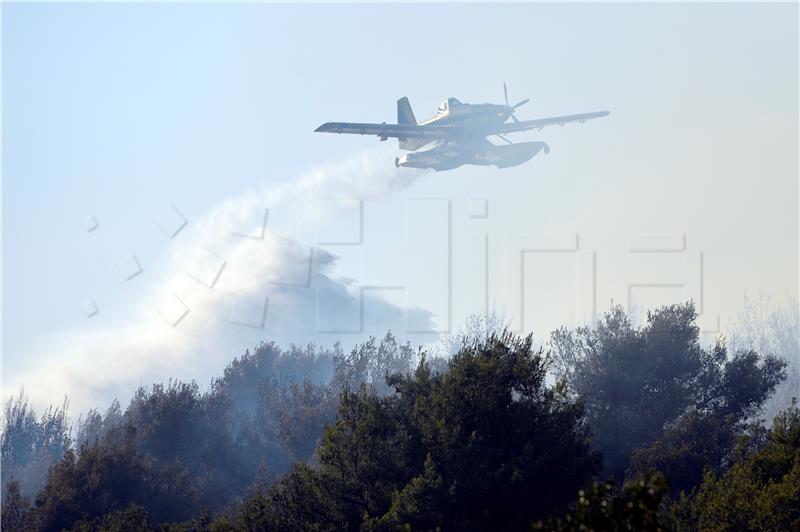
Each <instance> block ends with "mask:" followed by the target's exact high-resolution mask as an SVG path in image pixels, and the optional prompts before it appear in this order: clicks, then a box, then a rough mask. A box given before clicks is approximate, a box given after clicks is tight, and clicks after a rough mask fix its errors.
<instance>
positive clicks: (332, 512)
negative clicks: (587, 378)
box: [240, 333, 599, 530]
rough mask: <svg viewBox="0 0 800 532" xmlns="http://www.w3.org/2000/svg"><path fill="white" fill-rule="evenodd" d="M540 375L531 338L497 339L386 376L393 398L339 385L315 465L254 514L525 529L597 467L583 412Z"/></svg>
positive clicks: (347, 524)
mask: <svg viewBox="0 0 800 532" xmlns="http://www.w3.org/2000/svg"><path fill="white" fill-rule="evenodd" d="M546 375H547V365H546V359H545V357H544V356H543V354H542V352H541V351H538V352H535V351H534V350H533V349H532V347H531V338H530V337H528V338H525V339H521V338H517V337H514V336H513V335H511V334H509V333H504V334H503V335H502V336H494V335H493V336H492V337H490V338H489V339H483V340H480V341H475V342H474V343H473V344H472V345H468V346H464V347H463V348H462V350H461V351H460V352H459V353H458V354H456V355H455V356H454V357H453V359H452V360H451V361H450V363H449V369H448V371H446V372H445V373H434V372H432V371H431V369H430V367H429V366H428V364H427V362H426V361H425V360H424V358H423V360H422V361H421V362H420V364H419V365H418V367H417V370H416V371H415V372H414V374H411V375H402V374H395V375H393V376H391V377H390V379H389V380H388V384H389V385H390V386H392V388H394V390H395V394H393V395H388V396H381V395H378V394H376V393H375V391H374V390H373V389H370V387H368V386H366V385H362V386H361V387H360V388H359V389H357V390H350V389H348V388H345V389H344V390H343V392H342V395H341V400H340V407H339V413H338V416H337V420H336V423H334V424H333V425H331V426H329V427H328V428H327V429H326V430H325V435H324V436H323V439H322V443H321V445H320V447H319V449H318V456H319V462H320V467H319V469H308V468H301V469H295V470H294V471H293V472H292V473H290V475H289V476H288V477H286V478H285V479H284V480H283V481H281V482H279V483H278V484H277V485H276V486H274V487H273V489H272V490H271V492H270V493H269V494H268V495H266V496H264V497H262V499H260V500H259V499H255V500H254V501H253V502H251V504H250V506H249V508H256V509H258V511H257V512H256V513H259V512H261V513H263V514H264V515H265V516H268V517H265V518H264V519H265V520H266V522H267V523H270V524H271V525H273V526H275V527H276V528H278V529H280V528H281V526H277V525H276V523H283V524H286V523H302V525H303V528H308V529H324V528H325V527H326V526H331V527H332V528H339V529H341V528H345V529H351V530H356V529H360V528H365V529H397V528H400V527H403V526H406V525H409V526H411V527H412V528H423V529H432V528H435V527H437V526H438V527H443V526H446V527H447V528H455V529H490V528H491V529H522V528H526V527H527V526H528V525H529V523H530V522H532V520H533V519H534V518H536V517H539V516H543V515H544V514H545V513H546V512H548V511H551V510H553V509H558V508H562V507H566V504H567V503H568V501H569V500H570V499H571V497H572V495H573V494H574V493H575V491H577V489H578V487H580V486H581V485H583V484H585V483H586V482H587V481H588V480H589V479H590V478H591V476H592V475H593V474H595V473H596V472H597V470H598V467H599V457H598V456H597V455H596V454H594V453H592V452H591V451H590V449H589V441H588V433H587V432H586V429H585V427H584V426H583V424H582V423H581V416H582V407H581V405H580V404H579V403H575V402H574V401H572V400H570V399H569V398H568V397H567V395H566V392H565V390H564V388H563V387H561V386H555V387H553V386H548V385H547V383H546ZM258 501H260V502H258ZM256 502H258V504H256ZM262 507H263V508H262ZM259 508H261V509H259ZM241 515H242V514H240V518H241ZM276 516H278V517H276ZM268 519H272V521H269V520H268Z"/></svg>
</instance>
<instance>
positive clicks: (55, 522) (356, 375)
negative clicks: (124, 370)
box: [2, 303, 800, 530]
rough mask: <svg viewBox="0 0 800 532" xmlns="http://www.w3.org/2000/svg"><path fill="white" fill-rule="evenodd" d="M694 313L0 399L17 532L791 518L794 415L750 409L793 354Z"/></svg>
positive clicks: (673, 311) (335, 352)
mask: <svg viewBox="0 0 800 532" xmlns="http://www.w3.org/2000/svg"><path fill="white" fill-rule="evenodd" d="M696 318H697V316H696V313H695V309H694V306H693V305H692V304H691V303H689V304H684V305H674V306H669V307H664V308H661V309H659V310H657V311H654V312H652V313H650V314H649V315H648V319H647V323H645V324H644V325H643V326H641V327H637V326H634V325H633V324H632V323H631V322H630V320H629V318H628V316H627V315H626V314H625V313H624V312H623V311H622V309H620V308H612V309H611V311H610V312H609V313H607V314H606V315H605V316H604V317H603V319H602V320H600V321H599V322H598V323H596V324H594V325H592V326H590V327H581V328H578V329H576V330H567V329H560V330H558V331H556V332H554V333H553V335H552V337H551V339H550V342H549V343H548V345H547V346H546V347H545V348H535V347H534V346H533V343H532V340H531V338H530V337H527V338H520V337H517V336H515V335H513V334H510V333H507V332H498V333H496V334H475V335H467V336H466V337H464V338H463V341H462V342H461V344H460V346H459V347H458V348H457V349H455V354H454V355H453V356H452V357H449V358H448V359H447V360H444V359H441V358H436V357H434V358H431V357H429V356H426V355H425V354H424V353H417V352H415V350H413V349H412V348H411V346H410V345H408V344H406V345H403V344H399V343H398V342H397V341H396V339H395V338H394V337H393V336H392V335H391V334H389V335H387V336H386V337H385V338H384V339H383V340H382V341H380V342H377V341H375V340H370V341H368V342H366V343H364V344H362V345H359V346H357V347H356V348H355V349H353V350H352V351H351V352H350V353H347V354H345V353H344V352H343V351H342V350H341V349H340V348H339V347H338V346H334V347H333V348H332V349H319V348H317V347H315V346H307V347H306V348H303V349H301V348H297V347H291V348H290V349H289V350H288V351H286V352H284V351H282V350H281V349H280V348H278V346H276V345H274V344H262V345H260V346H258V348H256V349H255V350H254V351H253V352H252V353H250V352H248V353H245V355H244V356H242V357H241V358H238V359H235V360H234V361H233V362H232V363H231V364H230V365H229V366H228V367H227V368H226V369H225V372H224V374H223V376H222V377H220V378H219V379H217V380H215V381H214V382H213V383H212V384H211V386H210V387H209V389H208V391H201V390H200V388H199V387H198V386H197V385H196V384H194V383H184V382H179V381H170V382H168V383H167V384H165V385H161V384H157V385H154V386H152V387H151V388H149V389H144V388H141V389H139V390H138V391H137V392H136V394H135V395H134V398H133V399H132V401H131V402H130V404H129V405H128V406H127V408H125V409H124V411H123V409H122V408H121V406H120V405H119V403H117V402H114V403H113V404H112V405H111V406H110V408H108V410H107V411H106V412H105V413H100V412H98V411H92V412H89V413H88V414H87V415H86V416H84V417H82V418H81V419H80V420H79V421H78V423H77V425H76V427H75V429H74V430H71V429H70V426H69V422H68V419H67V416H66V411H65V407H61V408H51V409H49V410H47V411H46V412H44V413H43V414H42V415H41V416H39V417H37V416H36V415H35V413H34V412H33V411H32V410H31V409H30V407H29V406H28V403H27V400H26V399H25V397H24V395H23V394H20V395H19V396H17V397H15V398H14V399H13V400H12V401H9V402H8V404H7V405H6V407H5V412H4V425H3V433H2V470H3V501H2V527H3V529H7V530H62V529H67V530H142V529H164V530H343V529H344V530H398V529H411V530H417V529H420V530H433V529H441V530H526V529H537V530H658V529H662V530H666V529H675V530H800V488H798V486H800V411H798V409H797V408H796V407H795V406H791V407H789V408H788V409H785V410H783V411H782V412H781V413H780V414H779V415H778V416H777V417H776V418H775V421H774V423H771V424H765V423H764V422H763V420H761V419H760V418H759V413H760V412H761V409H762V407H763V405H764V404H765V402H766V401H768V400H769V398H770V397H771V395H772V394H773V392H774V390H775V389H776V388H777V387H778V386H780V384H781V382H782V381H783V380H784V379H785V376H786V362H785V361H784V360H782V359H781V358H780V357H778V356H776V355H775V354H773V353H769V352H760V351H757V350H754V349H752V348H749V347H745V348H742V349H739V350H736V351H735V352H729V350H728V348H727V346H726V344H725V343H724V342H723V341H722V340H720V341H718V342H717V343H716V344H715V345H713V346H711V347H709V348H706V347H704V346H703V345H701V343H700V338H699V336H700V334H699V329H698V327H697V325H696Z"/></svg>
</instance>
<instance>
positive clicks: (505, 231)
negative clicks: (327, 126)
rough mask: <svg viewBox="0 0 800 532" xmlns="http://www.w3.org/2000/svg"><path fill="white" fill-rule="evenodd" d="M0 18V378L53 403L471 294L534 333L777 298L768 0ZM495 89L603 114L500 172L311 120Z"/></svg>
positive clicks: (778, 71) (491, 95)
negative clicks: (406, 157) (676, 306)
mask: <svg viewBox="0 0 800 532" xmlns="http://www.w3.org/2000/svg"><path fill="white" fill-rule="evenodd" d="M2 9H3V57H2V60H3V85H2V90H3V265H2V268H3V340H2V342H3V343H2V345H3V379H2V382H3V386H4V390H3V397H7V396H8V395H9V394H10V393H12V392H13V391H15V390H16V389H18V387H19V386H20V385H23V384H24V385H25V386H26V390H28V391H29V392H30V393H31V394H32V395H33V396H34V398H35V399H36V400H37V401H44V400H51V399H53V400H58V398H59V397H61V396H62V395H63V394H64V393H69V394H70V397H71V398H73V405H74V406H75V407H76V408H78V409H82V408H86V407H88V406H91V405H95V404H96V403H97V402H98V401H99V402H101V403H103V404H105V403H107V402H108V401H110V399H111V398H113V397H114V396H121V397H120V398H124V397H126V396H128V395H129V394H130V393H131V392H132V387H134V386H136V385H138V384H139V383H144V384H148V383H149V382H152V381H153V380H154V379H166V378H168V377H169V376H177V377H181V378H197V379H199V381H200V382H201V383H206V382H207V380H208V378H209V377H210V376H211V375H215V374H218V373H219V372H220V370H221V368H222V367H223V366H224V364H225V363H227V362H228V361H229V360H230V359H231V358H232V357H233V356H235V355H238V354H240V353H241V352H242V351H243V350H244V348H245V347H247V346H252V345H253V344H254V343H256V342H257V341H258V340H260V339H266V338H277V339H279V340H281V341H282V342H289V341H296V342H304V341H306V340H315V341H318V342H323V343H326V344H329V343H332V342H333V341H335V340H338V339H341V340H344V341H345V343H348V342H349V343H352V342H353V341H356V340H358V339H360V338H362V337H363V336H364V335H365V334H368V333H370V332H376V333H377V332H378V331H384V330H386V329H387V328H392V330H394V331H396V332H397V333H399V334H400V335H401V336H404V337H408V338H410V339H411V340H412V341H413V342H414V343H423V342H427V341H430V340H431V339H432V338H434V337H435V333H446V332H447V331H448V330H452V329H453V328H455V327H457V326H458V324H459V323H460V322H461V321H462V320H463V318H464V317H465V316H466V315H467V314H469V313H474V312H482V311H484V310H485V309H486V307H487V304H488V306H489V307H494V308H497V309H501V310H503V311H504V312H505V313H506V314H507V315H508V316H509V317H510V318H512V320H513V323H514V326H515V327H516V328H518V329H519V330H523V331H534V332H535V333H536V334H537V335H539V336H543V335H546V334H547V331H549V330H550V329H551V328H553V327H555V326H558V325H560V324H567V325H570V324H572V325H576V324H579V323H583V322H585V321H587V320H590V319H591V318H592V316H593V315H594V313H595V312H602V311H603V310H605V309H607V308H608V305H609V304H610V302H611V301H612V300H613V301H615V302H618V303H621V304H623V305H625V306H639V307H647V306H650V305H654V304H659V303H668V302H676V301H679V300H683V299H687V298H693V299H695V301H696V302H698V305H699V306H700V307H701V311H702V316H701V323H702V325H703V327H704V329H705V330H707V331H710V332H711V333H712V334H713V332H714V331H717V330H718V329H717V323H718V322H719V323H720V325H721V327H722V328H721V329H720V331H721V332H724V329H725V327H726V325H727V324H729V323H730V320H731V319H733V318H734V317H735V316H736V314H737V313H738V312H739V310H740V307H741V302H742V297H743V296H744V294H745V293H751V294H768V295H771V296H773V297H776V298H780V297H784V296H787V295H789V296H796V295H797V293H798V263H799V258H798V172H799V170H798V141H799V139H798V96H797V95H798V91H799V90H800V88H799V87H798V48H799V44H800V43H798V6H797V5H796V4H783V5H738V4H735V5H723V4H714V5H707V6H686V5H646V4H625V5H617V6H602V5H590V6H587V5H576V4H569V5H562V6H542V5H505V6H496V5H491V6H481V5H441V6H421V5H414V6H389V5H383V6H368V5H360V4H355V5H346V6H300V7H294V6H280V5H268V4H238V5H210V4H201V5H181V4H169V5H153V4H140V5H110V4H98V5H91V4H81V5H68V4H51V5H48V4H31V5H23V4H4V5H3V8H2ZM504 81H505V82H507V83H508V86H509V92H510V99H511V100H512V103H513V102H515V101H519V100H521V99H523V98H531V102H530V103H528V104H527V105H525V106H524V107H522V108H520V109H519V111H518V113H517V114H518V116H519V118H520V119H526V118H536V117H544V116H549V115H557V114H568V113H577V112H588V111H595V110H604V109H608V110H610V111H611V115H610V116H609V117H607V118H603V119H600V120H595V121H591V122H587V123H585V124H574V125H569V126H566V127H564V128H559V127H554V128H546V129H544V130H543V131H542V132H531V133H524V134H518V135H516V136H515V137H514V138H515V139H519V140H523V139H524V140H532V139H537V140H538V139H541V140H545V141H546V142H547V143H548V144H549V146H550V148H551V151H550V153H549V154H547V155H545V154H540V155H538V156H537V157H536V158H534V159H533V160H532V161H530V162H529V163H527V164H525V165H523V166H519V167H516V168H511V169H505V170H497V169H495V168H483V167H462V168H459V169H457V170H453V171H448V172H443V173H434V172H416V171H411V170H407V169H395V168H394V165H393V160H394V157H395V155H396V152H397V145H396V142H394V141H391V140H390V141H389V142H386V143H380V142H378V139H377V138H374V137H358V136H345V135H342V136H335V135H323V134H315V133H313V130H314V129H315V128H316V127H317V126H318V125H319V124H320V123H322V122H326V121H347V120H349V121H365V122H366V121H373V122H382V121H386V122H393V121H394V120H395V118H396V108H395V101H396V99H397V98H399V97H401V96H408V97H409V99H410V101H411V104H412V106H413V108H414V111H415V114H416V115H417V118H418V119H421V118H424V117H427V116H429V115H430V114H432V113H433V111H434V110H435V108H436V106H437V105H438V103H439V101H440V100H442V99H443V98H445V97H448V96H454V97H457V98H459V99H460V100H462V101H466V102H475V103H482V102H494V103H500V102H501V101H502V97H503V93H502V83H503V82H504ZM495 142H502V141H497V140H495ZM95 220H96V225H97V227H96V228H94V229H93V230H90V229H91V228H92V227H94V226H95ZM265 221H266V222H265ZM184 223H185V225H184ZM487 246H488V247H487ZM312 248H313V249H314V251H312ZM132 256H135V259H133V258H132ZM487 267H488V275H487ZM139 270H141V272H139ZM137 272H139V273H137ZM128 278H129V280H126V279H128ZM487 288H488V291H487ZM362 297H363V299H362ZM409 309H410V310H409ZM95 310H96V312H95ZM420 331H430V332H432V333H433V334H430V333H429V334H424V333H421V332H420Z"/></svg>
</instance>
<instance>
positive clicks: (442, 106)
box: [439, 100, 447, 113]
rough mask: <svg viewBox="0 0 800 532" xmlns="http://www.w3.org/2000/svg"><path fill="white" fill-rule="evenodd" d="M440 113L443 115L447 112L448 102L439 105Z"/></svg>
mask: <svg viewBox="0 0 800 532" xmlns="http://www.w3.org/2000/svg"><path fill="white" fill-rule="evenodd" d="M439 111H440V112H442V113H443V112H445V111H447V100H445V101H443V102H442V103H440V104H439Z"/></svg>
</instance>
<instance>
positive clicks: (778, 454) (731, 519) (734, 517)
mask: <svg viewBox="0 0 800 532" xmlns="http://www.w3.org/2000/svg"><path fill="white" fill-rule="evenodd" d="M798 501H800V410H798V409H797V408H796V407H792V408H789V409H788V410H786V411H784V412H782V413H780V414H779V415H778V416H777V417H776V418H775V419H774V421H773V424H772V428H771V429H770V431H769V432H768V433H767V438H766V442H765V444H764V445H763V446H762V447H761V449H758V450H752V448H751V449H750V450H746V451H744V452H741V453H739V456H737V459H736V461H735V463H734V464H733V465H732V467H731V468H730V469H729V470H727V471H725V472H724V473H723V474H721V475H717V474H714V472H713V471H711V470H707V471H706V474H705V477H704V479H703V483H702V485H701V486H700V488H699V489H698V490H697V491H696V493H694V494H693V495H692V496H690V497H683V499H682V500H681V501H680V503H679V504H678V505H677V507H676V508H674V509H673V511H674V513H675V514H676V515H677V516H678V525H679V526H681V527H682V528H684V529H688V530H695V529H697V530H711V531H717V530H718V531H723V530H743V531H746V530H774V531H779V530H780V531H782V530H800V502H798Z"/></svg>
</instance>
